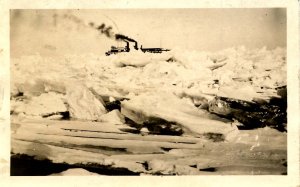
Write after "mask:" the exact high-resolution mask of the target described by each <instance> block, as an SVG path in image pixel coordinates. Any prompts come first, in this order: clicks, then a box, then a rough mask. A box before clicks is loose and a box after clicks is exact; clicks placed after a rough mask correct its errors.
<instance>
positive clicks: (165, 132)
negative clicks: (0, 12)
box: [9, 8, 288, 176]
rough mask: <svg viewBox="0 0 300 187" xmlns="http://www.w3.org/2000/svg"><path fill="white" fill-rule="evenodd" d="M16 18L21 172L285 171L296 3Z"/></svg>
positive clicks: (13, 158)
mask: <svg viewBox="0 0 300 187" xmlns="http://www.w3.org/2000/svg"><path fill="white" fill-rule="evenodd" d="M9 19H10V21H9V24H10V39H9V40H10V49H9V50H10V123H11V132H10V134H11V135H10V140H11V148H10V149H11V150H10V153H11V154H10V175H11V176H102V175H104V176H145V175H146V176H147V175H150V176H153V175H154V176H174V175H175V176H190V175H197V176H201V175H215V176H218V175H284V176H287V174H288V164H287V160H288V158H287V135H288V128H287V127H288V123H287V95H288V94H287V9H286V8H181V9H176V8H172V9H171V8H169V9H167V8H160V9H154V8H148V9H10V11H9Z"/></svg>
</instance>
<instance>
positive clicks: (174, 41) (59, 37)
mask: <svg viewBox="0 0 300 187" xmlns="http://www.w3.org/2000/svg"><path fill="white" fill-rule="evenodd" d="M55 13H56V14H58V15H61V17H62V15H64V14H71V15H74V16H75V17H77V18H79V19H80V20H82V21H83V22H85V23H88V22H94V23H95V24H97V25H100V24H102V23H105V24H106V25H107V26H111V27H112V30H113V31H114V32H115V33H121V34H124V35H127V36H129V37H131V38H133V39H135V40H137V41H138V42H139V46H140V45H141V44H142V45H143V46H144V47H163V48H170V49H172V48H174V47H181V48H184V49H188V50H205V51H216V50H220V49H224V48H228V47H235V46H240V45H244V46H246V47H248V48H257V47H263V46H266V47H267V48H275V47H277V46H283V47H285V46H286V10H285V9H116V10H50V11H47V10H24V11H12V12H11V43H12V51H13V53H18V54H20V53H25V54H26V53H32V51H37V52H39V50H42V51H43V52H41V53H46V52H45V51H44V48H45V46H46V47H47V46H48V48H49V50H50V49H51V46H54V47H53V48H55V50H54V51H56V52H57V53H59V52H62V51H64V50H65V51H66V53H78V52H92V53H98V52H99V53H102V52H104V51H107V50H109V48H110V46H111V45H112V43H114V42H113V41H112V40H110V39H107V38H106V37H104V36H103V35H102V36H101V35H100V34H97V33H96V34H95V33H94V34H91V33H90V31H88V30H87V29H81V30H80V29H79V30H76V28H75V29H74V28H71V27H74V25H73V26H72V25H68V24H67V21H66V20H67V19H65V18H64V20H57V22H58V24H61V25H63V27H59V26H57V25H55V24H54V21H53V20H54V16H53V15H54V14H55ZM59 22H61V23H59ZM69 27H70V28H69ZM70 30H71V31H70ZM50 31H51V32H50ZM64 32H65V34H63V33H64ZM93 32H94V31H93ZM95 32H97V31H95ZM92 35H93V36H92ZM30 46H31V47H30ZM49 46H50V47H49ZM66 46H67V47H66ZM23 49H24V50H23ZM22 50H23V52H21V51H22ZM47 50H48V49H47Z"/></svg>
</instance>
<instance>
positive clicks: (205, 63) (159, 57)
mask: <svg viewBox="0 0 300 187" xmlns="http://www.w3.org/2000/svg"><path fill="white" fill-rule="evenodd" d="M11 69H12V71H11V73H12V76H11V77H12V79H11V81H12V82H11V95H12V100H13V102H12V103H13V107H12V109H11V110H12V113H22V112H23V113H24V114H25V115H28V116H30V115H37V116H43V115H44V114H49V113H55V112H64V111H68V112H69V113H70V117H71V118H74V119H80V120H92V121H110V122H112V123H124V122H125V120H124V116H122V115H125V117H127V118H129V119H130V118H132V119H131V120H133V121H135V122H136V123H140V124H141V125H142V124H143V122H144V121H145V119H143V118H147V117H157V118H161V119H163V120H166V121H169V122H174V123H178V124H180V125H181V126H182V127H183V128H184V129H185V130H186V131H191V132H193V133H196V134H197V133H200V134H201V133H206V132H215V133H225V132H234V131H235V129H236V128H235V127H234V125H233V124H232V123H228V122H226V120H225V121H224V120H223V121H222V119H221V118H220V117H215V116H213V115H212V114H210V113H209V112H208V111H207V110H205V109H207V107H208V102H209V101H211V100H212V99H214V97H216V96H222V97H227V98H232V99H239V100H244V101H249V102H253V101H254V100H255V99H267V98H269V97H279V96H278V95H277V92H276V90H275V89H276V88H277V87H281V86H284V85H286V50H285V49H284V48H276V49H274V50H268V49H266V48H262V49H246V48H245V47H236V48H230V49H225V50H222V51H219V52H215V53H211V52H197V51H184V50H179V49H173V50H171V51H170V52H165V53H161V54H151V53H142V52H140V51H138V52H130V53H121V54H117V55H111V56H101V55H93V54H89V55H66V56H65V57H64V58H51V57H42V56H40V55H34V56H22V57H20V58H13V59H12V65H11ZM20 97H23V100H21V101H20V99H18V98H20ZM110 97H111V98H112V97H113V98H114V99H115V100H123V101H122V104H121V106H122V107H121V111H122V112H121V113H122V115H121V114H119V111H112V112H110V113H108V114H106V113H107V110H106V109H105V102H107V101H108V100H109V98H110ZM124 99H125V100H124ZM129 111H131V112H129ZM139 114H141V115H139ZM113 118H114V119H113ZM220 119H221V120H220ZM225 134H226V133H225Z"/></svg>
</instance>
